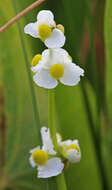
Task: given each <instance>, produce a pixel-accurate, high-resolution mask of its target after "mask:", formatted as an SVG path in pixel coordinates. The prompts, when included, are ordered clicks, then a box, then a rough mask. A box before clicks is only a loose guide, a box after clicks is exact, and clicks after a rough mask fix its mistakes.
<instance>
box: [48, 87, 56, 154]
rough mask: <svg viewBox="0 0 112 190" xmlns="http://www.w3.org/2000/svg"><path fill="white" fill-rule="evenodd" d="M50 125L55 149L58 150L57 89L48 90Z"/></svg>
mask: <svg viewBox="0 0 112 190" xmlns="http://www.w3.org/2000/svg"><path fill="white" fill-rule="evenodd" d="M48 127H49V129H50V133H51V137H52V141H53V144H54V146H55V149H56V150H57V140H56V122H55V89H52V90H48Z"/></svg>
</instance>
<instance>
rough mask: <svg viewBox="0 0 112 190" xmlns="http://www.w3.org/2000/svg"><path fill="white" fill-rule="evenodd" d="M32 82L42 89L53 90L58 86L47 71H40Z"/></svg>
mask: <svg viewBox="0 0 112 190" xmlns="http://www.w3.org/2000/svg"><path fill="white" fill-rule="evenodd" d="M33 80H34V82H35V83H36V84H37V85H38V86H40V87H44V88H48V89H51V88H55V87H56V86H57V84H58V82H57V80H56V79H54V78H52V77H51V75H50V73H49V70H45V69H40V70H39V71H38V73H37V74H36V75H34V77H33Z"/></svg>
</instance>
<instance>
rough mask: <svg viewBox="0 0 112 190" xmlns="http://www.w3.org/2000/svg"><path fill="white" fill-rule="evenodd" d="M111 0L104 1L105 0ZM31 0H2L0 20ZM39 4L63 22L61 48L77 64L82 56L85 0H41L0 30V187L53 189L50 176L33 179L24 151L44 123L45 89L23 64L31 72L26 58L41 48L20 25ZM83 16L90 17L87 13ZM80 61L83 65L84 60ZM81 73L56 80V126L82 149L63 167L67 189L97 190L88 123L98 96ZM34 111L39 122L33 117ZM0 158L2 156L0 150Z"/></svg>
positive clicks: (108, 21)
mask: <svg viewBox="0 0 112 190" xmlns="http://www.w3.org/2000/svg"><path fill="white" fill-rule="evenodd" d="M110 1H111V0H110ZM110 1H109V0H108V2H110ZM15 2H16V4H17V5H16V8H15V6H14V3H15ZM32 2H33V0H28V1H22V0H21V1H20V0H13V1H9V0H4V1H2V2H1V11H0V18H2V19H0V20H2V22H1V25H3V24H4V23H5V22H7V21H8V20H9V19H10V18H12V17H13V16H14V15H15V11H17V12H19V11H20V10H22V9H24V8H25V7H27V6H28V5H29V4H31V3H32ZM6 5H7V9H6ZM111 7H112V5H111V6H110V5H109V4H107V11H106V20H105V37H106V55H107V70H106V72H107V75H106V84H107V85H106V92H107V104H108V108H109V117H110V123H112V119H111V115H112V110H111V107H112V105H111V103H112V101H111V95H112V88H111V70H112V68H111V67H112V66H111V57H112V55H111V44H112V42H111V41H110V38H111V37H110V33H111V32H110V31H111V18H112V15H110V14H111V11H110V9H111ZM40 9H51V10H53V12H54V14H55V18H56V21H57V23H62V24H63V25H64V26H65V34H66V36H67V40H66V45H65V47H66V49H67V50H68V51H69V53H70V54H71V56H72V57H73V61H74V62H75V63H77V64H78V63H80V59H81V58H80V56H79V55H80V48H81V44H82V39H83V32H84V26H85V22H86V20H85V19H87V17H86V16H87V15H88V14H89V13H88V4H87V1H86V0H79V1H74V0H69V1H67V0H61V1H59V0H57V1H51V0H49V1H46V2H45V3H44V4H43V5H41V6H39V7H38V8H36V9H35V10H33V11H31V12H30V13H28V14H27V15H25V16H24V18H22V19H21V22H20V23H19V25H17V23H15V24H14V25H13V26H11V27H10V28H8V29H7V30H6V31H5V32H3V33H2V34H1V35H0V84H2V87H3V93H4V102H5V104H4V110H5V127H6V144H5V145H4V147H3V148H4V151H5V167H4V168H2V167H1V168H0V175H2V178H1V179H0V189H1V190H20V189H21V190H27V189H28V190H37V189H38V190H44V189H46V190H52V189H53V190H57V188H56V180H55V178H52V179H48V180H40V179H37V178H36V175H37V171H36V170H35V169H32V168H31V167H30V165H29V161H28V159H29V150H30V149H31V148H33V147H34V146H36V145H37V144H40V138H39V137H40V136H39V130H40V123H41V126H43V125H46V126H47V122H48V121H47V120H48V119H47V118H48V116H47V114H48V113H47V112H48V109H47V106H48V102H47V93H48V92H47V90H45V89H42V88H39V87H37V86H36V85H35V84H33V81H32V80H31V78H32V77H31V73H28V69H29V71H30V64H29V66H28V61H29V63H30V61H31V59H32V57H33V56H34V55H35V54H36V53H40V52H41V51H42V49H43V48H45V47H44V45H42V44H41V42H40V41H39V40H38V39H37V40H36V39H33V38H31V37H30V36H28V35H25V34H24V33H23V28H24V25H25V24H26V23H29V22H31V21H35V19H36V14H37V12H38V11H39V10H40ZM88 19H90V18H89V16H88ZM90 22H91V21H90V20H89V23H90ZM108 26H109V27H108ZM89 27H90V29H89V32H90V36H91V40H93V39H92V38H93V33H92V32H93V28H92V25H91V24H90V26H89ZM91 33H92V34H91ZM91 43H92V44H91V51H92V54H91V55H90V57H89V60H90V63H91V62H92V65H90V68H91V70H92V69H93V67H94V59H95V57H94V52H93V51H94V47H93V43H94V42H93V41H92V42H91ZM92 48H93V49H92ZM26 56H27V57H26ZM80 65H81V63H80ZM81 66H82V67H84V65H81ZM95 74H96V73H95ZM85 76H86V77H85V78H86V79H87V80H85V79H83V83H82V85H81V84H79V85H78V86H77V87H66V86H63V85H61V84H60V85H59V86H58V87H57V88H56V117H57V128H58V131H59V132H61V133H62V136H63V139H74V138H76V139H79V142H80V146H81V150H82V160H81V162H80V163H78V164H76V165H70V167H69V168H68V169H66V170H65V177H66V182H67V186H68V190H70V189H72V190H73V189H78V190H82V189H83V190H89V189H91V190H94V189H95V190H100V189H101V183H102V182H101V178H100V171H99V167H98V163H97V155H96V153H95V147H94V143H93V139H92V138H93V137H92V135H91V125H92V127H93V126H95V127H96V126H97V118H98V117H99V118H100V116H99V115H97V109H98V108H97V105H96V96H97V95H98V96H99V94H97V92H96V91H93V90H94V89H93V88H92V87H91V84H90V83H89V81H88V78H87V75H86V73H85ZM91 77H92V79H93V78H94V74H93V73H92V72H91ZM93 80H94V79H93ZM95 82H96V80H94V84H95ZM34 88H35V90H34ZM32 93H33V94H32ZM98 93H99V92H98ZM35 95H36V100H35ZM85 99H86V100H85ZM36 101H37V103H38V106H37V104H36ZM0 106H1V105H0ZM38 111H39V116H40V121H39V119H38ZM36 114H37V117H36ZM0 117H1V115H0ZM1 138H2V136H1ZM0 147H1V146H0ZM1 148H2V147H1ZM0 150H1V149H0ZM0 157H1V158H2V155H1V156H0ZM2 169H3V170H2ZM3 182H4V183H3Z"/></svg>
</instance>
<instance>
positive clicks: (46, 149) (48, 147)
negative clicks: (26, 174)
mask: <svg viewBox="0 0 112 190" xmlns="http://www.w3.org/2000/svg"><path fill="white" fill-rule="evenodd" d="M41 135H42V142H43V146H42V149H40V146H37V147H35V148H33V149H32V150H30V154H31V156H30V158H29V161H30V164H31V165H32V167H37V170H38V174H37V177H38V178H49V177H52V176H57V175H59V174H60V173H61V172H62V170H63V168H64V164H63V163H62V161H61V159H60V158H58V157H56V156H55V155H56V151H55V150H54V145H53V143H52V140H51V138H50V132H49V129H48V128H46V127H42V129H41Z"/></svg>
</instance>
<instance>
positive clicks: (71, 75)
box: [33, 48, 84, 89]
mask: <svg viewBox="0 0 112 190" xmlns="http://www.w3.org/2000/svg"><path fill="white" fill-rule="evenodd" d="M39 64H40V65H41V66H38V65H37V66H36V72H37V73H36V74H35V75H34V77H33V80H34V82H35V83H36V84H37V85H38V86H40V87H44V88H48V89H52V88H55V87H56V86H57V85H58V81H60V82H61V83H62V84H64V85H68V86H75V85H76V84H78V82H79V81H80V76H83V75H84V70H83V69H81V68H80V67H79V66H77V65H76V64H74V63H72V61H71V58H70V56H69V54H68V53H67V51H65V50H64V49H62V48H58V49H47V50H44V51H43V53H42V59H41V60H40V62H39Z"/></svg>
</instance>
